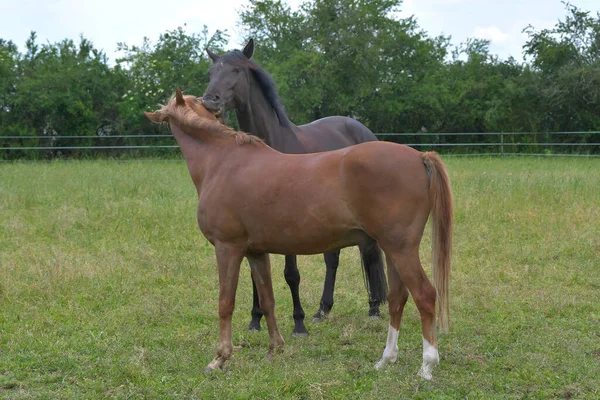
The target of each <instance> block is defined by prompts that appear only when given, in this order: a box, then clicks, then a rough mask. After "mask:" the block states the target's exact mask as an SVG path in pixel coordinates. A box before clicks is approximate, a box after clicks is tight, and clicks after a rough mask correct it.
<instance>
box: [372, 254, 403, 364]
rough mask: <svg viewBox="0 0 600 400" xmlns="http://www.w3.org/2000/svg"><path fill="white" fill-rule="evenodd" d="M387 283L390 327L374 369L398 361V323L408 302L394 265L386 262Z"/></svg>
mask: <svg viewBox="0 0 600 400" xmlns="http://www.w3.org/2000/svg"><path fill="white" fill-rule="evenodd" d="M387 265H388V268H387V271H388V281H389V283H390V293H389V295H388V307H389V310H390V326H389V327H388V337H387V341H386V343H385V350H383V355H382V356H381V360H380V361H379V362H377V364H375V369H382V368H383V367H385V365H386V364H392V363H395V362H396V360H397V359H398V333H399V331H400V321H401V320H402V313H403V312H404V306H405V305H406V301H407V300H408V289H407V288H406V286H405V285H404V283H403V282H402V280H401V279H400V275H398V271H396V268H394V264H393V263H392V262H390V261H389V260H388V262H387Z"/></svg>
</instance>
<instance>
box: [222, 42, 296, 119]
mask: <svg viewBox="0 0 600 400" xmlns="http://www.w3.org/2000/svg"><path fill="white" fill-rule="evenodd" d="M220 59H221V60H222V61H223V62H225V63H230V64H231V65H234V66H237V67H241V68H248V69H249V70H250V71H251V72H252V75H253V76H254V78H255V79H256V82H258V85H259V86H260V88H261V90H262V92H263V94H264V95H265V98H266V99H267V102H268V103H269V104H270V105H271V107H272V108H273V111H275V115H277V119H279V124H280V125H281V126H284V127H289V126H290V125H291V121H290V119H289V118H288V116H287V114H286V112H285V110H284V109H283V105H282V104H281V101H280V99H279V94H277V86H276V85H275V82H274V81H273V78H271V75H269V73H268V72H267V71H265V70H264V69H262V68H261V67H260V66H259V65H258V64H257V63H255V62H254V61H253V60H250V59H249V58H248V57H246V56H245V55H244V54H243V53H242V52H241V51H239V50H234V51H231V52H229V53H226V54H223V55H222V56H221V57H220Z"/></svg>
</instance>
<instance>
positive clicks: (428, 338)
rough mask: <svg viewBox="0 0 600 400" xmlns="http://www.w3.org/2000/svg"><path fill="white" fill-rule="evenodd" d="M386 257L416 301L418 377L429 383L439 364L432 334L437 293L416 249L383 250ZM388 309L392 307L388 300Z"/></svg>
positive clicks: (434, 338)
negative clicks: (419, 331) (419, 341)
mask: <svg viewBox="0 0 600 400" xmlns="http://www.w3.org/2000/svg"><path fill="white" fill-rule="evenodd" d="M385 249H386V248H385V247H384V250H385ZM386 257H387V260H388V262H389V263H390V264H392V265H393V266H394V268H395V269H396V271H397V272H398V276H399V277H400V280H401V281H402V282H403V283H404V284H405V285H406V287H407V288H408V291H409V292H410V294H411V295H412V297H413V299H414V300H415V304H416V305H417V309H418V310H419V313H420V314H421V328H422V331H423V365H422V366H421V370H420V371H419V376H421V377H422V378H423V379H427V380H430V379H431V378H432V370H433V367H435V366H436V365H437V364H439V355H438V350H437V339H436V332H435V300H436V290H435V288H434V287H433V285H432V284H431V282H430V281H429V279H428V278H427V275H426V274H425V271H424V270H423V267H422V266H421V262H420V260H419V248H418V246H412V248H403V249H395V250H394V252H389V251H386ZM390 281H391V278H390ZM390 307H392V304H391V301H390ZM390 314H391V313H390ZM390 322H391V321H390ZM390 325H391V324H390ZM392 326H393V325H392ZM384 354H385V352H384ZM382 360H383V358H382Z"/></svg>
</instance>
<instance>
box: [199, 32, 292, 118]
mask: <svg viewBox="0 0 600 400" xmlns="http://www.w3.org/2000/svg"><path fill="white" fill-rule="evenodd" d="M206 53H207V54H208V56H209V57H210V58H211V59H212V61H213V65H212V67H211V68H210V69H209V71H208V73H209V75H210V82H209V84H208V87H207V88H206V91H205V92H204V95H203V97H202V102H203V103H204V106H205V107H206V108H207V109H209V110H211V111H217V110H218V111H225V110H231V109H236V110H238V111H239V110H240V109H243V108H245V107H247V105H248V104H249V103H250V93H251V92H252V93H254V94H255V95H256V94H259V95H262V96H264V99H265V100H266V107H267V108H265V109H264V110H262V111H263V112H265V113H271V112H275V114H276V115H277V118H278V119H279V123H280V124H281V125H282V126H289V124H290V121H289V119H288V117H287V115H286V113H285V111H284V110H283V106H282V105H281V102H280V101H279V95H278V94H277V87H276V85H275V82H273V78H271V75H269V73H268V72H267V71H265V70H264V69H262V68H261V67H260V66H259V65H258V64H257V63H255V62H254V61H253V60H251V59H250V58H251V57H252V54H253V53H254V41H253V40H252V39H250V40H249V41H248V43H247V44H246V46H245V47H244V49H243V50H242V51H239V50H233V51H230V52H229V53H225V54H223V55H222V56H219V55H217V54H215V53H213V52H212V51H210V50H208V49H206Z"/></svg>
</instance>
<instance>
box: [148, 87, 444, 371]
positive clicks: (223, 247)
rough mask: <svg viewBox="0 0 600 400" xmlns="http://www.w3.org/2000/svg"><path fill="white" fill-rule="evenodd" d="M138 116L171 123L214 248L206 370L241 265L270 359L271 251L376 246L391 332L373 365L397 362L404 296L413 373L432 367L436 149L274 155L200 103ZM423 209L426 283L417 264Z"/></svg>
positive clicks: (273, 333) (366, 147)
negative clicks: (215, 286)
mask: <svg viewBox="0 0 600 400" xmlns="http://www.w3.org/2000/svg"><path fill="white" fill-rule="evenodd" d="M146 116H147V117H148V118H149V119H151V120H152V121H154V122H162V121H166V122H168V123H169V124H170V126H171V132H172V133H173V135H174V136H175V139H176V140H177V142H178V144H179V147H180V148H181V152H182V153H183V157H184V158H185V161H186V163H187V166H188V170H189V172H190V175H191V178H192V181H193V182H194V185H195V186H196V189H197V191H198V225H199V227H200V230H201V231H202V233H203V234H204V236H205V237H206V238H207V240H208V241H209V242H210V243H212V244H213V245H214V247H215V253H216V257H217V264H218V269H219V319H220V342H219V346H218V350H217V355H216V357H215V358H214V359H213V360H212V361H211V362H210V364H208V367H207V370H208V371H212V370H213V369H217V368H220V367H222V365H223V363H224V362H225V361H226V360H228V359H229V358H230V357H231V355H232V351H233V343H232V336H231V318H232V314H233V309H234V304H235V293H236V289H237V284H238V277H239V272H240V264H241V262H242V260H243V258H244V257H246V258H247V259H248V262H249V264H250V269H251V274H252V276H253V278H254V280H255V281H256V284H257V289H258V296H259V301H260V307H261V309H262V312H263V314H264V316H265V319H266V322H267V328H268V331H269V338H270V343H269V353H272V352H273V351H274V350H276V349H280V348H281V347H282V346H283V345H284V341H283V338H282V337H281V334H280V333H279V329H278V327H277V322H276V320H275V313H274V307H275V302H274V296H273V287H272V282H271V266H270V262H269V253H274V254H284V255H285V254H318V253H323V252H327V251H331V250H335V249H339V248H343V247H347V246H355V245H359V244H363V243H367V242H369V241H376V242H377V243H378V244H379V246H380V247H381V249H382V250H383V251H384V253H385V256H386V261H387V271H388V281H389V295H388V302H389V313H390V325H389V330H388V337H387V343H386V347H385V350H384V351H383V356H382V358H381V360H380V361H379V362H377V364H375V368H377V369H380V368H382V367H383V366H385V365H386V364H387V363H393V362H395V361H396V358H397V355H398V331H399V329H400V319H401V318H402V312H403V310H404V306H405V304H406V301H407V299H408V295H409V293H410V294H411V295H412V297H413V299H414V300H415V303H416V305H417V308H418V310H419V313H420V315H421V324H422V333H423V364H422V367H421V370H420V371H419V375H420V376H422V377H423V378H425V379H431V376H432V375H431V374H432V369H433V367H434V366H435V365H436V364H438V363H439V356H438V351H437V340H436V307H435V303H436V298H437V302H438V313H439V315H438V318H439V324H440V329H441V330H442V331H447V329H448V325H449V307H448V301H449V295H448V286H449V278H450V253H451V248H452V225H453V214H452V195H451V190H450V181H449V178H448V175H447V173H446V168H445V167H444V165H443V163H442V162H441V160H440V159H439V157H438V155H437V154H436V153H434V152H428V153H421V152H419V151H417V150H414V149H412V148H410V147H407V146H403V145H400V144H395V143H389V142H369V143H363V144H359V145H356V146H350V147H346V148H344V149H340V150H335V151H331V152H325V153H316V154H302V155H290V154H283V153H280V152H278V151H276V150H274V149H272V148H270V147H269V146H267V145H266V144H264V143H263V141H262V140H260V139H259V138H257V137H255V136H251V135H248V134H246V133H243V132H236V131H234V130H233V129H231V128H228V127H226V126H225V125H222V124H220V123H219V122H217V120H216V118H215V116H214V115H213V114H212V113H211V112H210V111H208V110H207V109H206V108H204V106H203V105H202V101H201V99H200V98H197V97H194V96H185V97H184V96H183V95H182V94H181V92H180V91H179V90H177V91H176V95H175V97H174V98H172V99H171V100H170V101H169V103H168V104H167V105H166V106H163V107H162V108H161V109H160V110H158V111H156V112H154V113H146ZM265 171H268V172H269V175H268V179H265ZM430 213H431V215H432V221H431V222H432V251H433V257H432V260H433V280H434V283H435V287H434V286H433V285H432V284H431V283H430V281H429V279H428V278H427V275H426V274H425V271H424V270H423V267H422V266H421V262H420V260H419V245H420V242H421V237H422V235H423V231H424V229H425V224H426V222H427V219H428V218H429V214H430ZM436 289H437V290H436Z"/></svg>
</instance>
